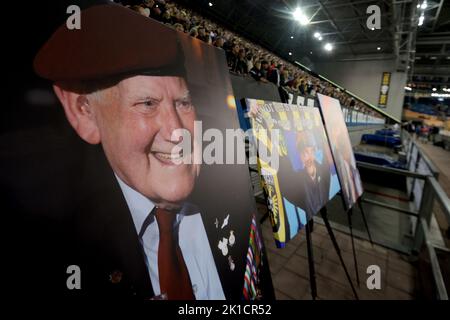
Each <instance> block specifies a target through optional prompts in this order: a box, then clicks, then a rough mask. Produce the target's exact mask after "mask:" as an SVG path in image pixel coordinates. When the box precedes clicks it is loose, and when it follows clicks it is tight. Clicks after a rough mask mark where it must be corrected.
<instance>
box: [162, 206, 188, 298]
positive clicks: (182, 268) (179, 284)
mask: <svg viewBox="0 0 450 320" xmlns="http://www.w3.org/2000/svg"><path fill="white" fill-rule="evenodd" d="M155 217H156V221H157V222H158V227H159V248H158V271H159V286H160V288H161V294H162V293H165V294H167V299H169V300H195V296H194V293H193V292H192V284H191V280H190V278H189V273H188V270H187V267H186V264H185V263H184V259H183V255H182V254H181V249H180V246H179V245H178V241H177V239H178V237H176V236H175V234H174V228H173V227H174V222H175V217H176V214H174V213H172V212H169V211H167V210H164V209H160V208H157V209H156V212H155Z"/></svg>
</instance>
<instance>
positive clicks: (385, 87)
mask: <svg viewBox="0 0 450 320" xmlns="http://www.w3.org/2000/svg"><path fill="white" fill-rule="evenodd" d="M390 83H391V73H390V72H383V77H382V78H381V87H380V98H379V99H378V107H380V108H386V105H387V101H388V94H389V85H390Z"/></svg>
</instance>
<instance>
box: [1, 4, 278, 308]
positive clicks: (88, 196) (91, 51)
mask: <svg viewBox="0 0 450 320" xmlns="http://www.w3.org/2000/svg"><path fill="white" fill-rule="evenodd" d="M49 12H50V13H52V12H53V11H49ZM36 28H39V27H38V26H37V27H36ZM23 63H24V64H27V65H33V67H34V71H35V73H36V74H37V75H38V76H39V77H40V78H39V79H37V78H36V77H34V78H33V79H35V80H34V83H37V85H36V84H34V85H35V86H37V87H39V88H45V89H40V90H45V92H46V94H47V96H49V97H51V98H52V99H49V101H50V102H51V103H52V104H53V105H52V108H54V109H51V110H52V112H58V114H59V115H60V116H57V117H50V118H48V120H47V121H46V122H45V123H39V124H38V123H36V125H35V126H29V127H26V128H23V127H22V128H21V127H19V128H15V129H14V130H11V132H9V134H8V135H7V138H8V145H9V146H10V147H9V148H8V150H9V151H8V154H7V155H5V154H3V155H2V158H1V161H2V168H6V169H7V170H2V172H1V176H0V180H1V181H2V185H1V187H2V189H1V191H2V192H1V194H2V206H4V208H3V209H4V210H2V212H3V213H4V214H6V215H8V216H11V217H15V218H16V219H17V225H13V226H11V227H14V228H17V229H18V230H19V229H20V230H21V231H20V234H19V235H18V236H19V237H20V241H21V242H20V243H21V244H23V245H21V248H20V249H17V250H18V251H19V252H21V253H22V254H20V255H17V256H16V257H15V259H13V260H11V261H14V264H15V269H16V270H17V272H18V271H19V270H23V271H24V270H25V269H24V268H25V266H27V267H29V268H30V269H31V270H33V272H34V274H35V275H37V277H36V278H33V286H32V288H30V287H29V286H28V282H27V281H28V280H29V279H26V280H27V281H23V282H22V281H20V280H17V282H16V284H15V287H16V289H17V290H23V291H24V292H27V295H29V294H30V293H33V294H34V293H36V294H39V295H40V296H43V295H45V294H50V295H58V296H60V295H67V296H92V297H105V296H106V297H115V296H119V297H127V296H128V297H138V298H142V299H169V300H194V299H195V300H209V299H218V300H221V299H234V300H241V299H242V297H245V298H246V299H253V300H255V299H269V300H270V299H274V292H273V287H272V280H271V276H270V271H269V268H268V263H267V257H266V253H265V248H264V246H263V245H262V242H260V241H258V242H257V244H258V245H255V243H256V242H255V240H254V239H260V237H261V236H260V228H259V225H257V224H255V221H256V220H255V215H256V213H257V209H256V204H255V201H254V198H253V195H252V193H251V187H250V178H249V175H248V166H247V164H246V163H243V164H232V165H227V164H225V165H219V164H211V165H207V164H204V163H203V164H202V163H192V162H191V163H184V162H177V161H175V160H177V159H178V158H177V157H183V154H179V155H176V156H174V155H172V154H171V151H172V149H173V148H174V146H175V145H177V144H178V143H179V142H180V141H179V139H173V138H172V133H173V131H175V130H177V129H185V130H187V131H188V132H190V134H191V135H190V136H191V139H192V140H193V141H195V132H194V131H195V130H194V123H195V122H196V121H201V123H202V126H203V128H205V129H209V128H215V129H216V130H219V131H221V132H222V133H223V134H224V135H225V131H226V130H227V129H238V122H237V117H236V110H235V108H234V107H233V105H232V104H230V103H229V102H230V101H232V100H233V91H232V89H231V84H230V80H229V77H228V70H227V65H226V59H225V54H224V52H223V51H222V50H220V49H217V48H215V47H213V46H208V45H207V44H206V43H203V42H201V41H200V40H198V39H194V38H191V37H189V36H188V35H187V34H184V33H182V32H179V31H176V30H175V29H173V28H170V27H168V26H166V25H164V24H162V23H160V22H158V21H156V20H153V19H152V18H151V17H147V16H145V15H142V14H139V13H138V12H135V11H133V10H131V9H130V8H127V7H125V6H122V5H117V4H113V3H108V4H100V5H92V6H84V7H83V9H82V10H81V28H79V29H73V30H69V29H68V28H67V27H66V24H65V23H63V24H61V25H60V26H59V27H58V28H56V30H55V29H54V30H53V31H52V34H51V35H49V36H47V37H46V40H45V41H43V43H42V44H41V47H40V49H39V50H38V51H37V53H36V55H35V57H34V60H33V61H31V59H30V61H24V62H23ZM26 83H33V81H30V82H26ZM34 88H35V87H33V85H30V88H29V90H32V89H34ZM29 109H30V108H28V107H27V105H26V104H25V106H22V109H21V110H22V112H24V114H25V112H26V111H27V110H29ZM191 146H192V150H191V151H192V153H193V154H197V152H198V153H201V152H202V150H201V146H198V145H196V144H195V143H192V144H191ZM225 151H227V150H225ZM233 151H234V150H233ZM257 220H258V219H257ZM30 245H31V246H30ZM28 249H29V250H28ZM256 249H257V250H256ZM249 250H251V251H252V252H254V253H255V257H257V260H255V261H254V262H253V261H249V260H248V253H249ZM25 251H26V252H25ZM256 251H257V252H256ZM35 261H36V262H37V261H38V263H34V262H35ZM31 262H33V265H30V263H31ZM248 264H250V265H252V266H255V267H256V268H257V270H256V271H257V277H254V278H252V282H248V279H247V276H246V268H248V267H247V265H248ZM71 265H75V266H78V268H75V269H74V270H80V272H81V273H80V281H81V282H80V284H79V285H77V286H72V285H69V284H70V281H71V279H68V277H69V276H70V274H67V273H66V270H68V267H69V266H71ZM70 270H72V269H70ZM16 279H20V277H17V278H16ZM249 283H250V284H251V285H252V288H254V290H252V291H251V292H250V291H249V292H248V294H246V295H243V292H244V288H246V286H248V284H249ZM35 291H36V292H35Z"/></svg>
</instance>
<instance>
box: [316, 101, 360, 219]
mask: <svg viewBox="0 0 450 320" xmlns="http://www.w3.org/2000/svg"><path fill="white" fill-rule="evenodd" d="M318 98H319V105H320V111H321V113H322V115H323V120H324V123H325V128H326V131H327V134H328V139H329V141H330V146H331V152H332V153H333V158H334V161H335V163H336V169H337V173H338V177H339V182H340V184H341V188H342V196H343V198H344V205H345V209H346V211H347V210H349V209H350V208H352V207H353V205H354V204H355V203H356V201H357V200H358V198H359V197H360V196H361V195H362V193H363V187H362V182H361V178H360V176H359V171H358V168H357V167H356V160H355V155H354V154H353V149H352V143H351V141H350V136H349V134H348V130H347V126H346V124H345V121H344V115H343V113H342V109H341V104H340V103H339V100H337V99H334V98H331V97H329V96H325V95H322V94H318Z"/></svg>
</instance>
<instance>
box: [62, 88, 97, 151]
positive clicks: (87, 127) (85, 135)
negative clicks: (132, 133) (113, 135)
mask: <svg viewBox="0 0 450 320" xmlns="http://www.w3.org/2000/svg"><path fill="white" fill-rule="evenodd" d="M53 90H54V91H55V94H56V96H57V97H58V99H59V101H60V102H61V104H62V106H63V108H64V113H65V114H66V118H67V120H69V123H70V124H71V126H72V127H73V128H74V129H75V131H76V132H77V133H78V135H79V136H80V137H81V138H82V139H83V140H84V141H86V142H88V143H90V144H98V143H100V141H101V139H100V130H99V128H98V125H97V121H96V118H95V114H94V110H93V109H92V106H91V105H90V104H89V101H88V99H87V97H86V96H85V95H82V94H78V93H75V92H72V91H68V90H65V89H63V88H61V87H60V86H58V85H57V84H54V85H53Z"/></svg>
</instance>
